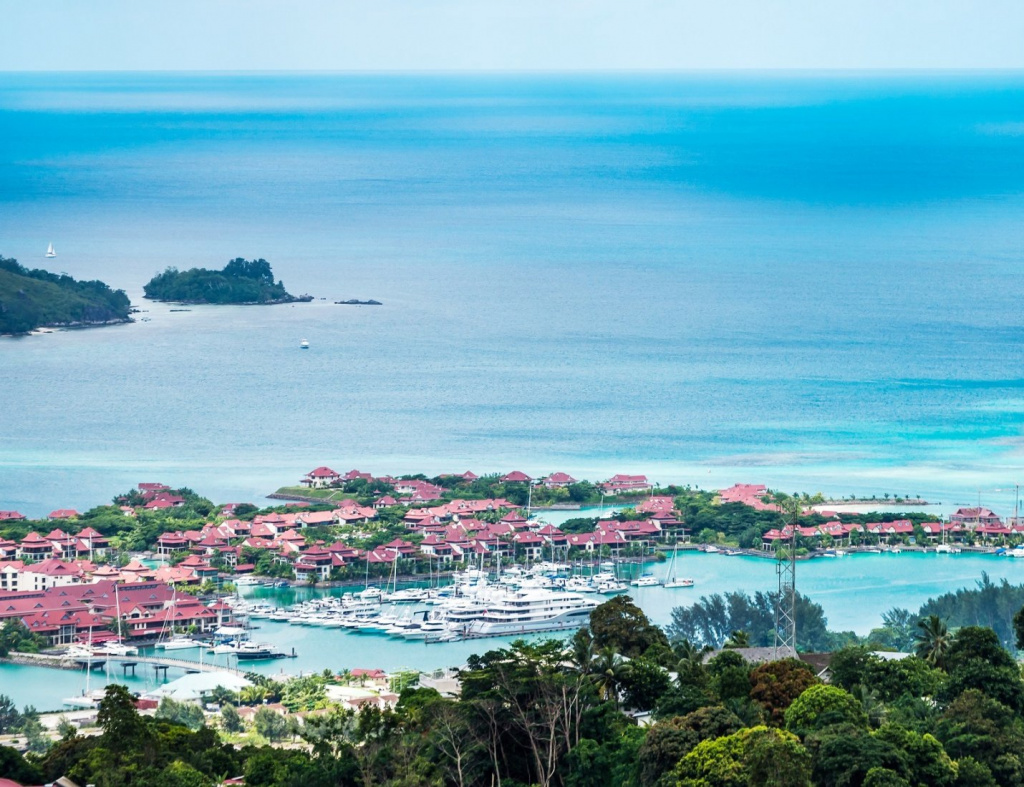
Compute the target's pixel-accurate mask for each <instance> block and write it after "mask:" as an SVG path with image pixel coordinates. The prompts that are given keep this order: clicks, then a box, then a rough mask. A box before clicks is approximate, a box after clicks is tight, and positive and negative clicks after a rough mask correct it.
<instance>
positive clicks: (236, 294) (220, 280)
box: [144, 257, 312, 304]
mask: <svg viewBox="0 0 1024 787" xmlns="http://www.w3.org/2000/svg"><path fill="white" fill-rule="evenodd" d="M144 291H145V293H146V297H147V298H151V299H153V300H157V301H180V302H183V303H220V304H225V303H291V302H293V301H301V300H312V298H311V297H310V296H303V297H301V298H296V297H295V296H293V295H290V294H289V293H288V291H287V290H285V287H284V282H282V281H277V282H275V281H274V272H273V270H271V268H270V263H269V262H267V261H266V260H264V259H262V258H260V259H258V260H246V259H242V258H241V257H237V258H235V259H233V260H231V262H229V263H228V264H227V265H225V266H224V269H223V270H219V271H214V270H208V269H206V268H190V269H189V270H187V271H179V270H178V269H177V268H173V267H171V268H167V270H165V271H164V272H163V273H158V274H157V275H156V276H154V277H153V278H152V279H151V280H150V281H149V283H148V284H146V286H145V287H144Z"/></svg>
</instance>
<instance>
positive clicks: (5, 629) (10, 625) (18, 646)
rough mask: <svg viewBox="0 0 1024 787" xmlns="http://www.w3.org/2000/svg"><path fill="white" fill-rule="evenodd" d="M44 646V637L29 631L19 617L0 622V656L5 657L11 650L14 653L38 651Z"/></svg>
mask: <svg viewBox="0 0 1024 787" xmlns="http://www.w3.org/2000/svg"><path fill="white" fill-rule="evenodd" d="M44 647H46V637H42V636H40V635H39V634H34V633H33V632H31V631H29V630H28V629H27V628H25V624H24V623H22V622H21V620H20V619H19V618H12V619H9V620H5V621H4V622H3V624H0V658H6V657H7V656H8V654H10V652H11V651H12V650H13V651H15V652H16V653H38V652H39V650H40V649H41V648H44Z"/></svg>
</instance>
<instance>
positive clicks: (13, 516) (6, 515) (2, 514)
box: [0, 511, 26, 522]
mask: <svg viewBox="0 0 1024 787" xmlns="http://www.w3.org/2000/svg"><path fill="white" fill-rule="evenodd" d="M25 518H26V517H25V515H24V514H21V513H18V512H17V511H0V522H19V521H21V520H22V519H25Z"/></svg>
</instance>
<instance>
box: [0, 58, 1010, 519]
mask: <svg viewBox="0 0 1024 787" xmlns="http://www.w3.org/2000/svg"><path fill="white" fill-rule="evenodd" d="M1022 191H1024V75H1021V74H997V73H990V74H976V75H964V74H933V75H927V76H922V75H918V74H913V75H906V74H888V75H873V74H815V75H810V74H800V73H781V74H746V75H727V74H711V75H685V74H684V75H648V76H640V75H638V76H616V75H596V76H564V75H561V76H553V75H552V76H545V75H533V76H516V75H492V76H474V77H466V76H452V75H448V76H445V75H433V76H430V75H428V76H400V75H392V76H388V75H370V76H355V75H290V76H285V75H223V74H188V75H184V74H85V75H71V74H9V73H8V74H2V75H0V254H2V255H4V256H7V257H16V258H18V259H19V260H20V261H21V262H22V264H25V265H28V266H39V267H48V268H50V269H55V270H58V271H66V272H68V273H70V274H71V275H73V276H75V277H79V278H99V279H102V280H104V281H106V282H108V283H109V284H111V285H112V286H114V287H119V288H123V289H125V290H126V291H127V292H128V294H129V295H130V296H131V298H132V300H133V302H134V303H135V305H136V306H138V307H139V308H140V309H141V310H143V311H142V313H141V314H139V315H138V316H139V317H140V318H146V321H141V320H140V321H139V322H136V323H135V324H132V325H126V326H120V327H111V328H102V329H94V330H87V331H69V332H60V333H56V334H50V335H43V336H32V337H26V338H17V339H3V340H0V509H9V508H10V509H18V510H21V511H22V512H23V513H26V514H29V515H34V516H38V515H42V514H45V513H47V512H48V511H50V510H52V509H55V508H69V507H74V508H78V509H83V508H87V507H89V506H92V505H95V504H97V503H101V502H105V501H107V500H109V499H110V498H111V497H112V496H113V495H114V494H115V493H117V492H119V491H123V490H125V489H127V488H129V487H131V486H134V485H135V484H136V483H138V482H140V481H161V482H164V483H169V484H172V485H174V486H178V485H187V486H189V487H192V488H194V489H196V491H199V492H201V493H203V494H205V495H207V496H209V497H211V498H213V499H215V500H217V501H229V500H235V501H241V500H251V501H258V500H259V499H261V498H262V496H263V495H265V494H266V493H268V492H271V491H273V490H274V489H276V488H277V487H278V486H280V485H282V484H286V483H294V482H295V481H297V480H298V479H299V478H300V477H301V476H302V475H303V474H304V473H305V472H307V471H308V470H310V469H311V468H313V467H316V466H317V465H321V464H327V465H330V466H332V467H334V468H335V469H337V470H339V471H344V470H348V469H351V468H358V469H360V470H363V471H370V472H374V473H378V474H383V473H395V474H397V473H402V472H417V471H421V470H422V471H425V472H428V473H437V472H456V471H463V470H466V469H472V470H474V471H475V472H477V473H483V472H490V471H502V472H504V471H508V470H511V469H521V470H524V471H526V472H528V473H530V474H532V475H538V474H541V473H546V472H551V471H555V470H563V471H567V472H570V473H572V474H573V475H575V476H577V477H590V478H603V477H606V476H608V475H610V474H612V473H616V472H624V473H647V474H648V475H649V476H650V477H651V478H652V479H654V480H657V481H658V482H660V483H662V484H666V483H669V482H678V483H690V484H694V485H697V486H702V487H716V486H727V485H730V484H732V483H735V482H762V483H767V484H768V485H769V486H772V487H777V488H781V489H783V490H787V491H796V492H799V491H806V492H812V493H813V492H817V491H822V492H824V493H826V494H829V495H834V496H846V495H851V494H868V495H870V494H879V495H881V494H883V493H891V494H899V495H915V496H916V495H920V496H923V497H926V498H927V499H929V500H930V501H932V502H942V503H943V504H944V505H958V504H977V503H978V502H979V501H980V502H981V503H982V504H985V505H989V506H991V507H993V508H995V509H997V510H998V511H999V512H1000V513H1003V514H1007V513H1010V510H1011V509H1012V506H1013V500H1014V494H1015V493H1014V488H1015V484H1016V483H1017V482H1018V481H1020V480H1021V449H1022V440H1021V438H1022V432H1024V374H1022V372H1021V370H1020V361H1021V354H1022V342H1021V340H1022V338H1024V330H1022V322H1024V317H1022V313H1021V303H1022V296H1024V281H1022V273H1021V264H1020V262H1021V258H1022V255H1024V222H1022V221H1021V220H1020V217H1021V215H1022V207H1024V199H1022ZM50 242H52V243H53V244H54V246H55V247H56V249H57V253H58V255H59V256H58V257H57V259H56V260H46V259H44V258H43V254H44V252H45V250H46V247H47V244H48V243H50ZM236 256H244V257H247V258H254V257H264V258H266V259H267V260H269V261H270V262H271V263H272V265H273V266H274V271H275V273H276V275H277V276H278V277H279V278H281V279H282V280H283V281H284V282H285V284H286V286H287V287H288V288H289V290H290V291H292V292H295V293H309V294H311V295H313V296H315V298H316V300H314V301H313V302H312V303H309V304H296V305H287V306H273V307H191V309H190V310H189V311H175V312H172V311H171V310H170V308H171V307H169V306H167V305H162V304H151V303H149V302H147V301H144V300H142V298H141V296H142V286H143V284H144V283H145V282H146V281H147V280H148V279H149V278H150V277H151V276H152V275H153V274H154V273H156V272H158V271H161V270H163V269H164V268H165V267H167V266H171V265H173V266H177V267H179V268H187V267H192V266H200V267H218V268H219V267H222V266H223V265H224V264H225V263H226V262H227V261H228V260H229V259H231V258H233V257H236ZM346 298H360V299H368V298H375V299H377V300H379V301H382V302H383V306H380V307H352V306H340V305H335V304H334V301H336V300H341V299H346ZM302 339H307V340H308V341H309V343H310V349H309V350H307V351H300V350H299V342H300V341H301V340H302Z"/></svg>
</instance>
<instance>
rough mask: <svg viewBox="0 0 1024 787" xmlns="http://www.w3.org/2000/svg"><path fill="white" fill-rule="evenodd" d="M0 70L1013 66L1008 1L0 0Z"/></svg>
mask: <svg viewBox="0 0 1024 787" xmlns="http://www.w3.org/2000/svg"><path fill="white" fill-rule="evenodd" d="M0 29H2V30H3V34H2V37H0V38H2V41H3V45H2V46H0V71H110V70H114V71H116V70H132V71H135V70H153V71H162V70H202V71H235V70H238V71H278V70H296V71H321V70H330V71H405V72H409V71H484V70H491V71H628V70H703V69H785V68H792V69H886V70H894V69H1017V68H1024V45H1022V42H1024V3H1022V2H1020V1H1019V0H845V1H842V2H840V1H838V0H699V1H694V0H618V1H612V0H273V1H271V0H173V1H169V0H88V1H86V0H0Z"/></svg>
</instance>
